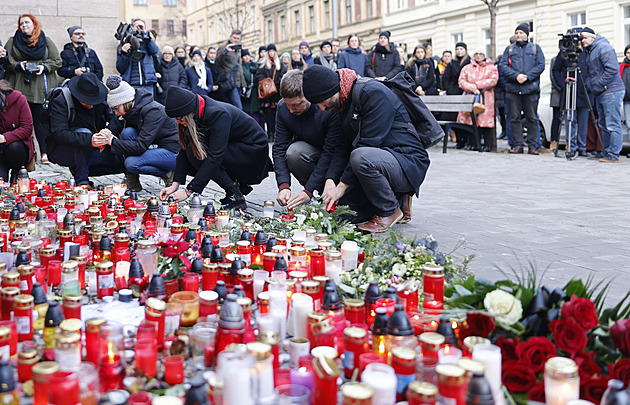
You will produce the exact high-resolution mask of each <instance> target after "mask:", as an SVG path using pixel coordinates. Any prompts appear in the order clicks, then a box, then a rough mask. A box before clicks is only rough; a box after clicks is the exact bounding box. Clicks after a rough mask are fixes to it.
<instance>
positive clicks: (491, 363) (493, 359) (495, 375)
mask: <svg viewBox="0 0 630 405" xmlns="http://www.w3.org/2000/svg"><path fill="white" fill-rule="evenodd" d="M472 358H473V360H477V361H479V362H481V363H483V364H484V365H485V366H486V370H485V372H484V376H485V377H486V380H488V384H490V388H492V394H493V396H494V403H495V404H496V405H503V404H504V403H505V399H504V398H505V396H504V395H503V389H502V379H501V368H502V357H501V348H500V347H499V346H496V345H493V344H478V345H475V346H474V347H473V356H472ZM578 386H579V381H578ZM578 391H579V390H578ZM576 398H577V397H576Z"/></svg>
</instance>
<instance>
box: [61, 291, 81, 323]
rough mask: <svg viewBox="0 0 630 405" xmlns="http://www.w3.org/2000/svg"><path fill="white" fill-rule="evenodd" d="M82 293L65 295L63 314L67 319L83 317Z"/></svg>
mask: <svg viewBox="0 0 630 405" xmlns="http://www.w3.org/2000/svg"><path fill="white" fill-rule="evenodd" d="M82 301H83V297H82V296H81V295H72V294H68V295H65V296H64V297H63V316H64V317H65V318H66V319H73V318H76V319H81V304H82Z"/></svg>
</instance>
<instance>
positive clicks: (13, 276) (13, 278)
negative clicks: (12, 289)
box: [2, 271, 20, 283]
mask: <svg viewBox="0 0 630 405" xmlns="http://www.w3.org/2000/svg"><path fill="white" fill-rule="evenodd" d="M2 280H4V282H5V283H17V282H19V281H20V273H18V272H16V271H10V272H8V273H4V274H3V275H2Z"/></svg>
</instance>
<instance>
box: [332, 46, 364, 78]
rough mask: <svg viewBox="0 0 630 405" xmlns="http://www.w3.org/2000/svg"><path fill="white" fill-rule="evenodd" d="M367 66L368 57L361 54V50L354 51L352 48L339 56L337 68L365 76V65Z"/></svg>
mask: <svg viewBox="0 0 630 405" xmlns="http://www.w3.org/2000/svg"><path fill="white" fill-rule="evenodd" d="M366 64H367V55H366V54H364V53H363V52H361V49H352V48H350V47H348V48H346V50H345V51H344V52H343V53H342V54H340V55H339V59H337V67H338V68H339V69H342V68H348V69H352V70H354V71H355V72H356V74H358V75H359V76H365V65H366Z"/></svg>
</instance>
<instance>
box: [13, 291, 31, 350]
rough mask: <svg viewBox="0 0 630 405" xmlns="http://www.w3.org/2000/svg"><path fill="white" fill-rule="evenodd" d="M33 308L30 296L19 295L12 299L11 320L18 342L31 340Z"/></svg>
mask: <svg viewBox="0 0 630 405" xmlns="http://www.w3.org/2000/svg"><path fill="white" fill-rule="evenodd" d="M33 307H34V305H33V296H32V295H26V294H20V295H17V296H15V298H14V299H13V320H14V321H15V323H16V325H17V335H18V341H20V342H23V341H25V340H31V339H33V330H34V329H33Z"/></svg>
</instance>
